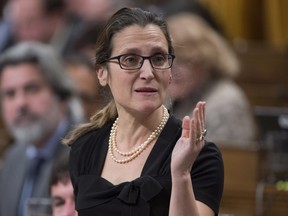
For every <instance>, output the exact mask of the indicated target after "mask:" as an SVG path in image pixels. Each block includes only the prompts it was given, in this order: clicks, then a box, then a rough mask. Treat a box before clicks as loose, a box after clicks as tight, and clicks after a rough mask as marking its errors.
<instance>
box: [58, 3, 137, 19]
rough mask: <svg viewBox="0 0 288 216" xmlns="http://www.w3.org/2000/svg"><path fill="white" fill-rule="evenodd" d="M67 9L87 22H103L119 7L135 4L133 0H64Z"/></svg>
mask: <svg viewBox="0 0 288 216" xmlns="http://www.w3.org/2000/svg"><path fill="white" fill-rule="evenodd" d="M64 1H65V3H66V7H67V10H68V12H69V13H70V14H73V15H75V16H77V17H79V18H81V19H82V20H84V21H87V22H91V21H92V22H93V21H97V22H103V21H107V19H108V18H109V17H110V16H111V15H112V14H113V13H114V12H115V11H117V10H118V9H119V8H121V7H124V6H131V5H134V2H133V1H131V0H81V1H79V0H64Z"/></svg>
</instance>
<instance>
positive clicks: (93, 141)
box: [70, 122, 112, 152]
mask: <svg viewBox="0 0 288 216" xmlns="http://www.w3.org/2000/svg"><path fill="white" fill-rule="evenodd" d="M111 126H112V122H108V123H106V124H105V125H104V126H103V127H101V128H97V129H94V130H92V131H89V132H87V133H85V134H83V135H82V136H80V137H79V138H78V139H76V140H75V142H73V143H72V144H71V145H70V146H71V152H78V151H83V150H85V151H90V150H91V148H93V147H95V145H97V144H98V143H101V140H103V139H104V138H105V137H107V135H108V134H109V133H110V129H111Z"/></svg>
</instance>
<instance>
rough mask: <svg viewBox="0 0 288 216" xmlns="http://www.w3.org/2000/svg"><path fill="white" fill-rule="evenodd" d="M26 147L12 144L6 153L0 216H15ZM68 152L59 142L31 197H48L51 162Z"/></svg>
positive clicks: (23, 175)
mask: <svg viewBox="0 0 288 216" xmlns="http://www.w3.org/2000/svg"><path fill="white" fill-rule="evenodd" d="M26 149H27V145H23V144H22V145H21V144H16V143H15V144H14V145H13V146H12V148H11V149H10V150H9V151H8V152H7V155H6V157H5V161H4V167H3V169H2V172H1V178H0V216H17V214H18V202H19V198H20V194H21V191H22V185H23V183H24V179H25V171H26V169H27V166H28V160H29V159H28V157H27V154H26ZM68 152H69V147H68V146H65V145H64V144H62V143H61V141H60V140H59V145H58V146H57V148H56V150H55V152H54V155H53V157H52V158H51V159H50V160H47V161H46V162H45V163H44V164H43V166H42V168H41V173H40V174H39V175H40V176H39V177H38V179H37V183H36V185H35V188H34V191H33V194H32V196H33V197H49V181H50V172H51V167H52V164H53V161H54V160H55V159H57V158H59V157H61V156H62V155H63V154H66V153H68Z"/></svg>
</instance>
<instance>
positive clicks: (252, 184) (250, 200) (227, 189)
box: [220, 147, 260, 216]
mask: <svg viewBox="0 0 288 216" xmlns="http://www.w3.org/2000/svg"><path fill="white" fill-rule="evenodd" d="M221 152H222V156H223V160H224V168H225V183H224V193H223V198H222V202H221V208H220V212H221V213H230V214H234V215H235V216H236V215H237V216H252V215H255V211H256V208H255V206H256V199H255V194H256V186H257V183H258V181H259V170H260V169H259V162H260V153H259V151H257V150H246V149H237V148H223V147H221Z"/></svg>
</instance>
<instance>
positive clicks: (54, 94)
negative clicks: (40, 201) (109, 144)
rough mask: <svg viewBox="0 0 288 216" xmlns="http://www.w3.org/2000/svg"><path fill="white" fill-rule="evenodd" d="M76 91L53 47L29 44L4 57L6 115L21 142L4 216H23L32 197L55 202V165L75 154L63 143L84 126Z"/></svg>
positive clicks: (1, 183)
mask: <svg viewBox="0 0 288 216" xmlns="http://www.w3.org/2000/svg"><path fill="white" fill-rule="evenodd" d="M73 88H74V86H73V82H72V81H71V80H70V79H69V77H67V74H66V73H65V72H64V68H63V65H62V64H61V62H60V59H59V58H58V57H57V55H56V54H55V53H54V52H53V50H52V49H51V47H49V46H47V45H43V44H39V43H36V42H23V43H21V44H18V45H16V46H14V47H12V48H10V49H9V50H7V51H6V52H5V53H3V54H2V55H1V56H0V100H1V101H0V103H1V112H2V116H3V120H4V123H5V125H6V127H7V129H8V130H9V132H10V133H11V135H12V136H13V138H14V140H15V144H14V145H12V147H11V149H9V151H8V152H7V154H6V155H5V160H4V166H3V169H2V172H1V178H0V215H1V216H22V215H24V214H25V205H26V204H27V200H28V199H29V198H30V197H34V198H35V197H36V198H43V197H49V178H50V172H51V166H52V163H53V161H54V160H55V159H57V158H59V157H60V156H62V155H63V154H66V153H67V152H68V149H69V148H68V147H67V146H65V145H63V144H61V139H62V138H63V137H64V136H65V134H66V133H67V132H68V131H69V130H70V128H71V127H72V126H73V125H75V124H77V123H79V121H80V120H81V115H82V114H81V109H79V107H80V105H79V106H76V105H75V103H74V105H73V106H71V104H72V103H71V101H72V99H73V98H74V93H73V92H74V90H73ZM74 102H75V101H74ZM77 105H78V104H77ZM75 109H76V111H75ZM78 114H79V115H80V117H79V115H78ZM78 117H79V118H78Z"/></svg>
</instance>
